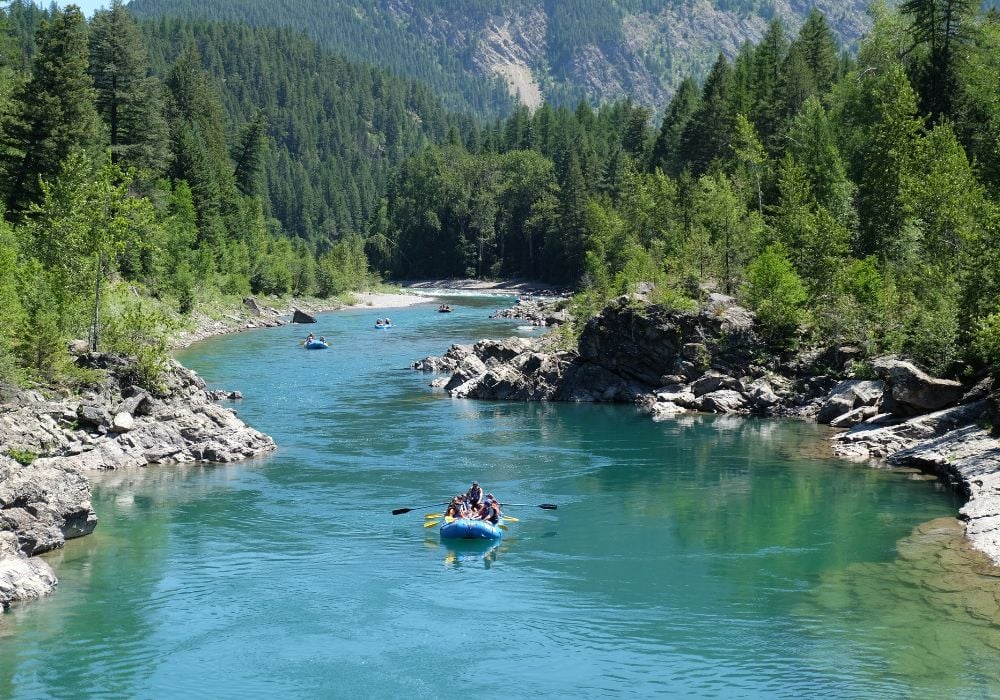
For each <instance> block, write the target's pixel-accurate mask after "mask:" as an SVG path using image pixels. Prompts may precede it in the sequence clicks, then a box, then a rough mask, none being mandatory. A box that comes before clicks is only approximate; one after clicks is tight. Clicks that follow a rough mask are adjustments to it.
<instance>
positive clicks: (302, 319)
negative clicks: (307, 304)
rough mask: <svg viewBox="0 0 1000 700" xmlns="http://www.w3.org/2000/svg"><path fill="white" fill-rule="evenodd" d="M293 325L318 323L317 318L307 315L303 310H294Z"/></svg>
mask: <svg viewBox="0 0 1000 700" xmlns="http://www.w3.org/2000/svg"><path fill="white" fill-rule="evenodd" d="M292 323H316V317H315V316H311V315H310V314H307V313H306V312H305V311H302V310H301V309H294V310H293V312H292Z"/></svg>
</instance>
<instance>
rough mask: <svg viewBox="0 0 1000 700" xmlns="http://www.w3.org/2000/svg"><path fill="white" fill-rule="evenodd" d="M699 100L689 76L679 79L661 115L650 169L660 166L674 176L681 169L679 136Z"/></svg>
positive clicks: (696, 86) (694, 84) (699, 96)
mask: <svg viewBox="0 0 1000 700" xmlns="http://www.w3.org/2000/svg"><path fill="white" fill-rule="evenodd" d="M700 101H701V94H700V93H699V92H698V85H697V84H696V83H695V82H694V80H693V79H692V78H690V77H687V78H685V79H684V80H683V81H681V84H680V85H679V86H678V87H677V92H676V93H674V97H673V99H672V100H670V104H669V105H668V106H667V111H666V113H665V114H664V115H663V123H662V124H661V125H660V133H659V135H658V136H657V137H656V143H655V144H653V153H652V155H651V157H650V165H651V169H656V168H662V169H663V171H664V172H666V173H667V174H669V175H671V176H674V177H676V176H677V175H679V174H680V171H681V169H682V165H681V161H680V150H681V137H682V135H683V133H684V129H685V128H686V127H687V124H688V122H689V121H690V119H691V116H692V115H693V114H694V113H695V112H696V111H697V109H698V104H699V103H700Z"/></svg>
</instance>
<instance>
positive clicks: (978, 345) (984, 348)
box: [973, 311, 1000, 374]
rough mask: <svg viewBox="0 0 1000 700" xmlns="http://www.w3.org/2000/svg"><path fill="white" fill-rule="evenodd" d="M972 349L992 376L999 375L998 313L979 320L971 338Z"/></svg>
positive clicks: (999, 341) (999, 317) (999, 330)
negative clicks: (991, 372) (987, 367)
mask: <svg viewBox="0 0 1000 700" xmlns="http://www.w3.org/2000/svg"><path fill="white" fill-rule="evenodd" d="M973 349H974V350H975V351H976V354H977V355H978V356H979V357H980V358H981V359H982V360H983V361H984V362H985V363H986V364H987V365H988V366H989V368H990V369H991V370H992V371H993V373H994V374H1000V311H997V312H994V313H991V314H990V315H989V316H987V317H986V318H983V319H980V321H979V324H978V325H977V326H976V331H975V336H974V338H973Z"/></svg>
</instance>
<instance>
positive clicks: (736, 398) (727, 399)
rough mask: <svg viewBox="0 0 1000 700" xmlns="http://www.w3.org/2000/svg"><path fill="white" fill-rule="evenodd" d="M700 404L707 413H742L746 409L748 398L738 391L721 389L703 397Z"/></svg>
mask: <svg viewBox="0 0 1000 700" xmlns="http://www.w3.org/2000/svg"><path fill="white" fill-rule="evenodd" d="M700 404H701V410H703V411H705V412H706V413H741V412H743V411H744V409H745V408H746V398H745V397H744V396H743V394H741V393H740V392H738V391H733V390H732V389H720V390H718V391H713V392H711V393H709V394H705V395H704V396H702V397H701V401H700Z"/></svg>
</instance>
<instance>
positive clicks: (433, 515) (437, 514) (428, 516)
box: [424, 513, 444, 520]
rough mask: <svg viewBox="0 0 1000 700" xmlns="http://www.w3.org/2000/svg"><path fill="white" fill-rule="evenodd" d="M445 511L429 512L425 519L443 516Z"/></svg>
mask: <svg viewBox="0 0 1000 700" xmlns="http://www.w3.org/2000/svg"><path fill="white" fill-rule="evenodd" d="M443 517H444V513H428V514H427V515H425V516H424V520H434V519H435V518H443Z"/></svg>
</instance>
